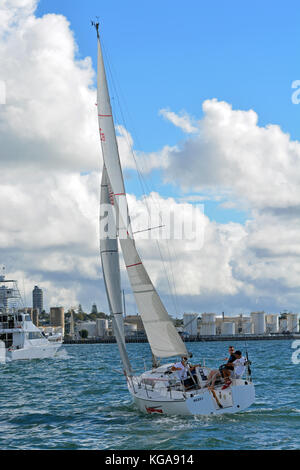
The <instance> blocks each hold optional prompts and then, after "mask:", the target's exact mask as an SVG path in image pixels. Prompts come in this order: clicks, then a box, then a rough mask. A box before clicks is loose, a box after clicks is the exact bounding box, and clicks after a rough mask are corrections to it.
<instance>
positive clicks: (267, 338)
mask: <svg viewBox="0 0 300 470" xmlns="http://www.w3.org/2000/svg"><path fill="white" fill-rule="evenodd" d="M294 339H299V340H300V333H298V334H277V335H228V336H216V335H211V336H196V337H194V338H185V339H183V341H184V342H185V343H194V342H197V343H201V342H210V341H245V340H247V341H274V340H275V341H276V340H294ZM125 342H126V343H148V340H147V338H144V337H143V338H126V340H125ZM114 343H116V339H115V338H114V337H112V338H91V339H65V340H64V341H63V344H114Z"/></svg>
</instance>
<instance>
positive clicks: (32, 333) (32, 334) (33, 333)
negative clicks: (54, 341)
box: [27, 331, 43, 339]
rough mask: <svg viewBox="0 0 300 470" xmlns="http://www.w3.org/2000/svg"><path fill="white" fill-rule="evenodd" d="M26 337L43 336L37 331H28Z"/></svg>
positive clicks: (35, 337)
mask: <svg viewBox="0 0 300 470" xmlns="http://www.w3.org/2000/svg"><path fill="white" fill-rule="evenodd" d="M27 338H28V339H40V338H43V335H42V333H40V332H39V331H29V332H28V333H27Z"/></svg>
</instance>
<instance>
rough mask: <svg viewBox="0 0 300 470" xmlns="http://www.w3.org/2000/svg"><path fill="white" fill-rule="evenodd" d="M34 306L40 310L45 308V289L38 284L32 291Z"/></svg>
mask: <svg viewBox="0 0 300 470" xmlns="http://www.w3.org/2000/svg"><path fill="white" fill-rule="evenodd" d="M32 307H33V308H38V309H39V311H40V312H42V311H43V310H44V301H43V291H42V289H40V288H39V287H38V286H34V289H33V291H32Z"/></svg>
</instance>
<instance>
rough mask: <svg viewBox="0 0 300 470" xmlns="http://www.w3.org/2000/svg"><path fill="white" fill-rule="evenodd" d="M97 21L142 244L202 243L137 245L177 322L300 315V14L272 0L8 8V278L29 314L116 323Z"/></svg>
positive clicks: (3, 69)
mask: <svg viewBox="0 0 300 470" xmlns="http://www.w3.org/2000/svg"><path fill="white" fill-rule="evenodd" d="M97 17H98V19H99V22H100V31H101V39H102V42H103V46H104V55H105V62H106V66H107V72H108V80H109V87H110V93H111V98H112V106H113V112H114V118H115V124H116V131H117V135H118V144H119V150H120V157H121V162H122V167H123V171H124V176H125V185H126V190H127V193H128V202H129V206H130V212H131V215H132V217H133V227H134V229H135V230H136V231H139V230H143V229H145V227H149V226H151V222H152V220H149V216H148V213H147V211H146V210H145V206H147V208H148V209H149V208H150V212H151V214H152V215H153V214H154V215H155V214H156V213H157V212H160V213H161V214H162V217H161V220H162V223H163V224H164V225H165V231H166V232H168V224H169V223H170V213H172V214H176V217H178V218H179V219H180V216H184V215H187V214H192V215H190V216H189V217H195V218H196V220H197V221H198V222H199V224H200V226H201V230H200V231H199V233H198V237H197V238H196V240H194V241H191V240H188V239H182V240H178V239H175V240H174V239H170V240H168V239H161V238H163V237H164V230H162V231H160V232H159V233H158V232H155V230H153V232H152V233H153V237H152V238H154V240H153V239H152V240H147V239H145V237H142V236H141V235H138V234H137V236H136V238H137V245H138V248H139V250H140V252H141V255H142V257H143V260H145V265H146V267H147V269H148V271H149V274H150V276H151V278H152V279H153V281H154V283H155V285H156V287H157V289H158V292H159V293H160V295H161V297H162V299H163V301H164V302H165V304H166V307H167V309H168V311H169V312H170V314H172V315H174V316H181V315H182V313H183V312H198V313H201V312H205V311H206V312H216V313H217V314H221V313H222V312H223V311H224V312H225V313H226V314H227V315H235V314H239V313H245V314H249V312H251V311H254V310H265V311H266V312H269V313H276V312H280V311H283V310H288V311H296V312H297V311H299V305H300V291H299V286H300V242H299V240H300V220H299V216H300V189H299V188H300V186H299V183H300V171H299V170H300V119H299V118H300V104H299V103H298V101H300V99H299V98H300V91H298V90H300V82H299V83H297V80H300V61H299V53H300V31H299V20H300V5H299V4H298V2H296V1H285V2H283V1H278V2H276V3H274V2H271V1H268V0H266V1H265V2H259V1H252V2H249V3H247V4H245V2H240V1H235V0H232V1H228V2H223V1H221V0H218V1H212V2H199V1H188V2H185V3H184V4H183V3H182V2H179V1H177V0H173V1H169V0H165V1H164V2H158V1H157V0H153V1H152V2H141V1H135V0H130V1H128V2H123V1H121V0H116V1H114V0H110V1H109V2H102V1H99V0H86V1H85V2H82V1H79V0H51V1H50V0H40V1H38V0H1V3H0V156H1V158H0V172H1V173H0V174H1V186H0V220H1V225H0V264H4V265H5V266H6V271H7V273H8V274H9V277H15V278H16V279H18V280H19V284H20V288H21V292H22V294H23V296H24V297H25V303H26V304H27V305H29V306H30V305H31V302H32V299H31V291H32V289H33V287H34V285H36V284H37V285H39V286H40V287H41V288H42V289H43V290H44V298H45V305H46V308H49V307H50V306H56V305H62V306H64V307H65V308H66V309H67V308H69V307H70V306H76V305H78V304H79V303H81V304H82V305H83V307H84V309H85V310H87V311H90V310H91V306H92V304H93V303H94V302H95V303H96V304H97V307H98V309H99V310H102V311H106V312H107V311H108V307H107V301H106V297H105V291H104V283H103V277H102V271H101V265H100V260H99V241H98V238H99V228H98V217H99V185H100V178H101V171H102V158H101V149H100V143H99V137H98V129H97V115H96V107H95V103H96V61H97V57H96V52H97V44H96V38H95V31H94V30H93V28H91V24H90V22H91V20H95V19H97ZM3 90H5V92H3ZM4 98H5V99H4ZM136 166H137V167H138V170H139V173H137V171H136V169H137V168H136ZM152 225H153V224H152ZM165 238H166V237H165ZM120 261H121V269H122V283H123V287H124V289H125V294H126V304H127V305H126V306H127V313H136V307H135V304H134V300H133V296H132V295H131V290H130V287H129V284H128V279H127V275H126V272H125V267H124V264H122V263H123V262H122V259H121V260H120Z"/></svg>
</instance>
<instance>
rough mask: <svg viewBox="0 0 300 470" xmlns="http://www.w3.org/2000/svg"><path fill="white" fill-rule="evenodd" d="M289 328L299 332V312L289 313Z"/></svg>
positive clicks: (291, 331)
mask: <svg viewBox="0 0 300 470" xmlns="http://www.w3.org/2000/svg"><path fill="white" fill-rule="evenodd" d="M287 330H288V331H289V332H290V333H298V331H299V322H298V313H288V314H287Z"/></svg>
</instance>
